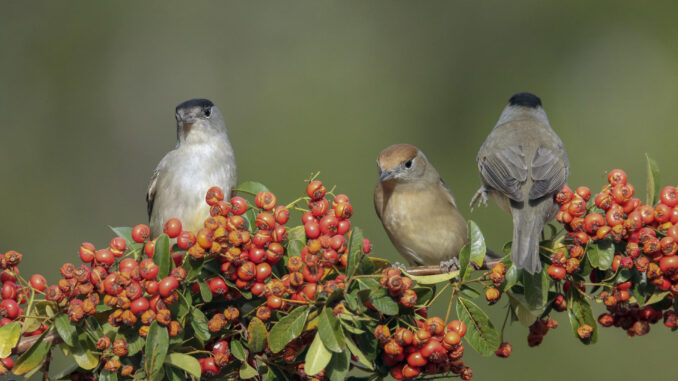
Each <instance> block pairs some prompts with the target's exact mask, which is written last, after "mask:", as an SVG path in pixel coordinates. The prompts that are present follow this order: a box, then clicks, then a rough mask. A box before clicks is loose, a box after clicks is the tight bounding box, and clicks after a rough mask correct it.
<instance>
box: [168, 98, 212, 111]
mask: <svg viewBox="0 0 678 381" xmlns="http://www.w3.org/2000/svg"><path fill="white" fill-rule="evenodd" d="M212 106H214V103H212V101H211V100H209V99H203V98H196V99H190V100H187V101H186V102H183V103H181V104H179V106H177V111H179V110H184V109H192V108H194V107H200V108H203V109H206V108H210V107H212Z"/></svg>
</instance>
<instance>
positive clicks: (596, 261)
mask: <svg viewBox="0 0 678 381" xmlns="http://www.w3.org/2000/svg"><path fill="white" fill-rule="evenodd" d="M586 252H587V254H588V256H589V261H591V265H592V266H593V267H595V268H597V269H600V270H607V269H609V268H610V266H611V265H612V258H614V244H612V242H611V241H610V240H604V241H598V242H597V243H592V244H590V245H589V247H588V250H587V251H586Z"/></svg>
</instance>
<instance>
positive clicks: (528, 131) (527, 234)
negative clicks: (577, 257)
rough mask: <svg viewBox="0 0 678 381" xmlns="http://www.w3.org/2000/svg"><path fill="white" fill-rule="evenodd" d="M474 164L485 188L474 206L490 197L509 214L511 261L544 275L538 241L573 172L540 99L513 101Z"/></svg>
mask: <svg viewBox="0 0 678 381" xmlns="http://www.w3.org/2000/svg"><path fill="white" fill-rule="evenodd" d="M476 161H477V163H478V170H479V172H480V178H481V181H482V183H483V186H482V187H481V188H480V189H479V190H478V192H477V193H476V195H475V196H474V197H473V200H472V201H471V204H472V205H473V204H475V203H476V202H477V201H478V200H479V199H480V200H481V201H482V202H484V203H486V200H487V195H489V196H490V197H492V198H493V199H494V200H495V201H497V203H498V204H499V206H500V207H501V208H502V209H504V210H505V211H507V212H508V213H509V214H511V215H512V217H513V245H512V248H511V260H512V261H513V263H514V264H515V265H516V266H517V267H518V268H521V269H525V270H527V271H528V272H530V273H531V274H534V273H536V272H539V271H541V262H540V260H539V236H540V234H541V231H542V230H543V229H544V225H545V224H546V223H547V222H548V221H550V220H551V219H553V217H555V214H556V212H557V211H558V205H557V204H556V203H555V201H554V200H553V196H554V194H556V193H557V192H558V191H559V190H560V189H561V188H562V187H563V185H565V183H566V182H567V176H568V174H569V170H570V168H569V161H568V158H567V153H566V152H565V147H564V146H563V143H562V141H561V140H560V138H559V137H558V135H556V133H555V132H554V131H553V129H551V126H550V125H549V121H548V118H547V117H546V113H545V112H544V109H543V108H542V107H541V100H540V99H539V98H538V97H536V96H535V95H533V94H529V93H520V94H516V95H514V96H513V97H511V99H510V100H509V104H508V105H507V106H506V107H505V108H504V110H503V112H502V113H501V116H500V117H499V121H498V122H497V124H496V125H495V127H494V129H493V130H492V132H491V133H490V135H489V136H488V137H487V139H486V140H485V142H484V143H483V145H482V146H481V147H480V150H479V151H478V156H477V158H476Z"/></svg>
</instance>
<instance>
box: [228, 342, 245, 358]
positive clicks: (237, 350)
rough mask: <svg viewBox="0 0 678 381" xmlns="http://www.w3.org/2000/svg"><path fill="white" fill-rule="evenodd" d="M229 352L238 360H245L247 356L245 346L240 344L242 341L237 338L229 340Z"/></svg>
mask: <svg viewBox="0 0 678 381" xmlns="http://www.w3.org/2000/svg"><path fill="white" fill-rule="evenodd" d="M231 353H232V354H233V357H235V358H237V359H238V360H240V361H245V359H246V358H247V353H245V348H244V347H243V346H242V343H241V342H240V341H239V340H231Z"/></svg>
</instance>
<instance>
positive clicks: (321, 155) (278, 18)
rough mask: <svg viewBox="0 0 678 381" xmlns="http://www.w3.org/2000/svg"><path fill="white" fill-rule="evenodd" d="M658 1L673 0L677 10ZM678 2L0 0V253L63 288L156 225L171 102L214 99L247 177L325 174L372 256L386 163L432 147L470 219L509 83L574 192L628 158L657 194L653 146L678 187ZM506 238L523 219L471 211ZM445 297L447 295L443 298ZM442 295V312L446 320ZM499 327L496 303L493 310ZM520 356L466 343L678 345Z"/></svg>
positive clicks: (626, 357)
mask: <svg viewBox="0 0 678 381" xmlns="http://www.w3.org/2000/svg"><path fill="white" fill-rule="evenodd" d="M662 3H664V4H662ZM677 4H678V3H675V2H656V3H653V5H652V6H645V5H641V4H639V3H637V2H619V1H600V2H590V1H569V2H565V3H560V4H555V2H553V3H552V2H532V1H512V2H506V1H483V2H470V1H463V2H462V1H456V2H438V1H436V2H432V1H431V2H376V1H371V2H362V1H353V2H325V1H297V2H280V1H274V2H207V1H194V2H170V1H162V2H161V1H152V2H151V1H147V2H128V1H116V2H91V1H81V2H67V3H66V2H11V3H10V2H4V3H3V4H2V5H1V6H0V131H1V133H2V137H1V138H0V179H1V180H0V211H1V213H0V216H1V218H2V220H1V221H0V251H3V252H4V251H6V250H9V249H15V250H18V251H20V252H21V253H23V254H24V258H25V260H24V263H23V264H22V268H23V271H24V273H32V272H41V273H43V274H45V275H46V276H47V278H48V280H50V281H54V280H55V279H57V265H59V264H61V263H63V262H66V261H76V260H77V256H76V252H77V248H78V247H79V244H80V243H81V242H82V241H92V242H93V243H95V244H96V245H97V246H99V247H101V246H105V245H107V243H108V240H109V239H110V238H111V237H112V233H111V232H110V231H109V230H108V228H107V225H114V226H120V225H127V226H130V225H134V224H137V223H141V222H146V204H145V201H144V194H145V192H146V186H147V182H148V179H149V177H150V175H151V173H152V171H153V169H154V167H155V165H156V163H157V162H158V161H159V160H160V158H161V157H162V156H163V155H164V153H165V152H166V151H167V150H169V149H171V148H172V147H173V146H174V144H175V123H174V107H175V105H176V104H178V103H180V102H181V101H183V100H186V99H189V98H193V97H206V98H210V99H212V100H213V101H214V102H215V103H216V104H217V105H218V106H219V107H220V109H221V110H222V111H223V113H224V114H225V116H226V119H227V126H228V128H229V133H230V138H231V141H232V143H233V145H234V147H235V151H236V155H237V160H238V166H239V170H240V179H241V180H258V181H261V182H264V183H266V184H267V185H268V186H269V187H270V188H271V189H272V190H273V191H274V192H276V193H277V194H278V196H279V199H280V200H292V199H293V198H296V196H297V195H299V194H300V193H301V192H303V190H304V183H303V179H305V178H306V177H307V176H308V175H309V174H310V173H311V172H312V171H316V170H319V171H321V172H322V176H321V178H322V179H323V180H324V181H325V182H326V183H328V184H338V191H339V192H343V193H347V194H348V195H349V196H350V198H351V200H352V202H353V203H354V206H355V210H356V213H355V217H354V221H353V222H354V224H355V225H358V226H361V227H363V228H364V229H365V231H366V235H367V236H369V237H370V238H371V239H372V240H373V242H374V246H375V253H376V254H377V255H379V256H385V257H387V258H390V259H396V258H397V253H396V252H395V250H394V249H393V247H392V246H391V244H390V242H389V241H388V238H387V236H386V234H385V233H384V231H383V230H382V228H381V225H380V224H379V221H378V219H377V217H376V215H375V213H374V211H373V207H372V190H373V187H374V185H375V180H376V175H377V169H376V165H375V161H374V160H375V159H376V156H377V154H378V153H379V152H380V151H381V150H382V149H383V148H385V147H387V146H388V145H390V144H393V143H400V142H408V143H412V144H415V145H417V146H418V147H420V148H421V149H422V150H423V151H424V152H425V153H426V154H427V155H428V157H429V159H430V160H431V161H432V162H433V163H434V164H435V166H436V167H437V168H438V170H439V172H440V173H441V175H442V176H443V178H444V179H445V181H446V182H447V184H449V186H450V187H451V188H452V190H453V192H454V194H455V197H456V198H457V200H458V204H459V205H460V206H461V211H462V213H463V214H464V215H466V216H467V217H470V216H471V214H470V212H469V208H468V206H467V205H468V201H469V199H470V198H471V196H472V195H473V193H474V192H475V190H476V189H477V187H478V185H479V181H478V176H477V174H476V167H475V154H476V152H477V149H478V147H479V146H480V144H481V143H482V141H483V140H484V138H485V136H486V135H487V134H488V133H489V131H490V129H491V128H492V126H493V125H494V123H495V121H496V119H497V117H498V116H499V113H500V111H501V109H502V108H503V107H504V105H505V102H506V101H507V100H508V98H509V97H510V95H512V94H513V93H515V92H519V91H532V92H534V93H536V94H537V95H539V96H540V97H541V98H542V100H543V103H544V106H545V109H546V111H547V113H548V115H549V118H550V120H551V124H552V126H553V127H554V129H555V130H556V132H557V133H558V134H559V135H560V136H561V138H562V140H563V141H564V143H565V145H566V147H567V150H568V153H569V155H570V164H571V176H570V185H575V186H576V185H590V186H591V188H592V189H593V190H594V191H595V190H597V188H599V187H600V186H602V185H603V181H604V178H605V173H606V171H607V170H610V169H613V168H616V167H621V168H624V169H626V170H627V172H628V173H629V177H630V180H631V181H632V182H633V183H634V184H635V185H636V190H637V191H638V192H639V193H640V194H641V195H643V194H644V185H643V184H644V178H645V171H644V153H645V152H647V153H649V154H650V156H652V157H654V158H655V159H656V160H657V162H658V163H659V165H660V167H661V169H662V174H663V178H662V183H663V184H676V183H677V182H678V175H677V174H676V171H675V170H676V154H675V152H676V148H675V147H676V141H677V139H678V123H677V122H676V120H675V116H676V109H677V106H678V50H677V49H676V39H677V37H678V33H677V26H676V25H678V24H676V21H675V16H676V14H678V6H677ZM472 218H473V219H474V220H476V221H477V222H478V223H479V225H480V226H481V228H482V229H483V230H484V232H485V235H486V237H487V239H488V241H489V244H490V246H492V247H495V248H499V247H500V245H501V244H502V243H503V242H504V241H506V240H508V239H510V237H511V221H510V218H509V217H508V216H506V215H504V214H503V213H502V212H501V211H500V210H499V209H498V208H496V207H495V206H491V207H490V208H487V209H481V210H480V211H477V212H475V213H474V214H473V215H472ZM443 304H445V303H443ZM444 308H445V306H439V307H438V311H436V312H437V313H439V314H440V313H442V314H444V311H443V309H444ZM493 316H494V320H495V324H496V325H498V324H501V318H502V316H500V314H497V313H495V314H494V315H493ZM555 318H556V319H557V320H559V321H560V323H561V327H559V328H558V329H556V330H555V331H552V332H550V333H549V335H547V336H546V338H545V341H544V343H543V344H542V345H541V347H538V348H528V347H527V345H526V335H527V330H526V329H525V328H523V327H521V326H520V325H518V324H516V325H514V326H512V327H511V328H510V329H509V330H508V331H507V337H506V339H508V340H510V341H512V342H513V344H514V354H513V355H512V357H511V358H510V359H508V360H503V359H498V358H489V359H485V358H480V357H479V356H478V355H476V354H474V353H473V351H472V350H470V348H469V349H468V351H467V355H466V356H465V359H466V361H467V362H468V363H469V364H470V365H471V366H472V367H473V369H474V372H475V379H477V380H491V379H494V380H496V379H502V380H543V379H550V380H554V381H555V380H571V379H574V378H576V379H585V380H596V379H599V380H602V379H608V380H609V379H618V380H630V379H637V378H641V377H650V376H657V377H658V376H661V375H664V374H665V372H666V371H668V370H669V369H668V368H667V366H668V364H673V363H674V362H675V353H676V342H677V339H678V337H677V336H676V334H675V333H670V332H669V331H668V330H667V329H665V328H664V327H663V326H656V327H653V329H652V332H650V334H649V335H647V336H645V337H641V338H633V339H629V338H627V337H625V334H624V333H623V332H622V331H620V330H617V329H603V330H602V332H601V334H600V340H599V341H600V342H599V343H598V344H596V345H594V346H590V347H586V346H583V345H581V344H579V342H578V340H576V339H575V338H574V337H573V336H572V333H571V331H570V329H569V324H568V322H567V317H566V315H565V314H560V315H556V316H555Z"/></svg>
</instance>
